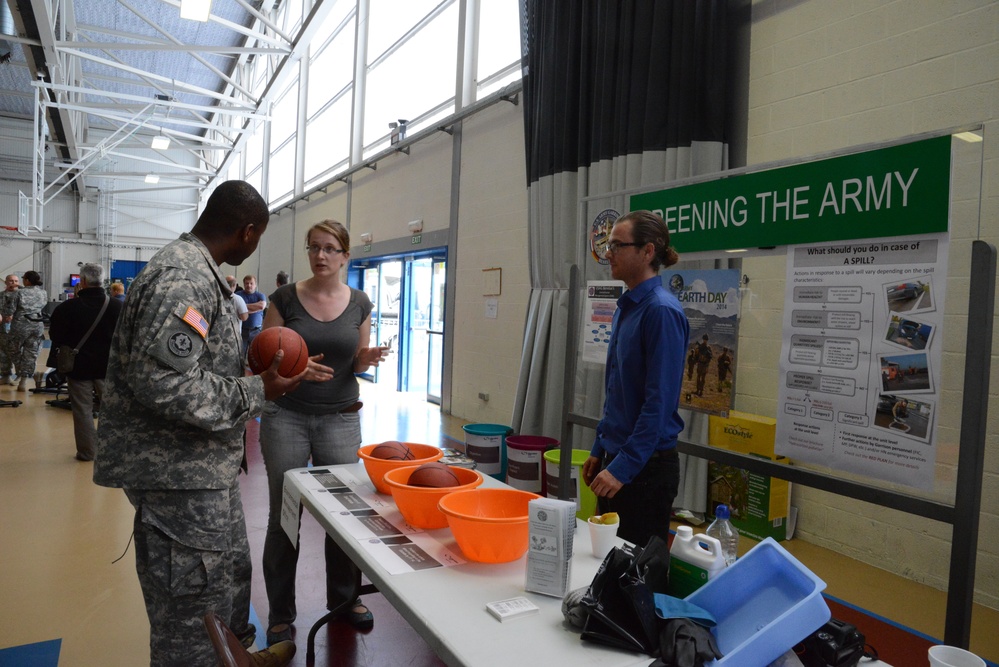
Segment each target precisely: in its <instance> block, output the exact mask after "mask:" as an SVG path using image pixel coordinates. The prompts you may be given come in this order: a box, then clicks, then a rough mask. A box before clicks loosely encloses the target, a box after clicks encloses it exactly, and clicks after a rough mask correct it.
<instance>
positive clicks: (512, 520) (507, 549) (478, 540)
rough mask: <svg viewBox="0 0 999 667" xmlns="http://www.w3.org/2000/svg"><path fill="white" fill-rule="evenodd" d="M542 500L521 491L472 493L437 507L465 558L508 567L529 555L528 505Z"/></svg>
mask: <svg viewBox="0 0 999 667" xmlns="http://www.w3.org/2000/svg"><path fill="white" fill-rule="evenodd" d="M540 497H541V496H539V495H538V494H536V493H531V492H530V491H520V490H518V489H493V488H490V489H470V490H468V491H455V492H454V493H449V494H447V495H446V496H443V497H442V498H441V499H440V501H439V502H438V506H439V507H440V509H441V511H442V512H443V513H444V514H445V515H446V516H447V523H448V525H449V526H450V527H451V532H452V533H454V539H455V541H456V542H457V543H458V546H459V547H461V551H462V553H464V554H465V557H466V558H468V559H469V560H474V561H477V562H479V563H506V562H508V561H511V560H517V559H518V558H520V557H521V556H523V555H524V552H525V551H527V532H528V531H527V504H528V503H529V502H531V501H532V500H534V499H535V498H540Z"/></svg>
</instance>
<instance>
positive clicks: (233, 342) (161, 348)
mask: <svg viewBox="0 0 999 667" xmlns="http://www.w3.org/2000/svg"><path fill="white" fill-rule="evenodd" d="M230 294H231V292H230V291H229V286H228V285H227V284H226V282H225V278H224V277H223V276H222V274H221V273H220V272H219V267H218V265H217V264H216V263H215V261H214V260H213V259H212V256H211V254H209V252H208V249H207V248H206V247H205V246H204V244H202V243H201V241H200V240H198V239H197V238H196V237H195V236H193V235H191V234H183V235H182V236H181V237H180V238H179V239H178V240H176V241H174V242H173V243H171V244H169V245H168V246H166V247H165V248H163V249H162V250H160V251H159V252H158V253H156V255H155V256H154V257H153V258H152V259H151V260H150V261H149V263H148V264H147V265H146V267H145V268H144V269H143V270H142V272H141V273H140V274H139V276H138V277H137V278H136V280H135V282H133V283H132V287H131V291H130V292H129V298H128V299H127V300H126V302H125V307H124V309H123V310H122V314H121V317H120V318H119V320H118V326H117V329H116V330H115V336H114V340H113V341H112V343H111V356H110V359H109V362H108V371H107V379H106V384H105V390H104V400H103V404H102V406H101V419H100V425H99V428H98V447H97V460H96V462H95V465H94V482H96V483H97V484H100V485H102V486H112V487H123V488H130V489H227V488H229V486H230V485H231V484H232V482H233V480H234V479H235V477H236V474H237V472H238V471H239V464H240V461H241V459H242V456H243V439H242V436H243V429H244V427H245V425H246V422H247V420H249V419H251V418H252V417H255V416H257V415H259V414H260V412H261V411H262V409H263V405H264V385H263V381H262V380H261V379H260V378H259V377H255V376H253V377H246V376H244V374H243V362H242V357H241V355H240V343H241V341H240V335H239V321H238V320H237V319H236V316H235V314H234V312H233V307H232V302H231V301H230V299H229V295H230Z"/></svg>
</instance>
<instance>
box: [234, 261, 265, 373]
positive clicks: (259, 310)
mask: <svg viewBox="0 0 999 667" xmlns="http://www.w3.org/2000/svg"><path fill="white" fill-rule="evenodd" d="M236 293H237V294H239V296H240V297H241V298H242V299H243V302H244V303H245V304H246V310H247V311H248V312H249V313H250V316H249V317H247V318H246V320H244V321H243V325H242V331H241V333H242V335H243V357H244V358H246V351H247V350H248V349H250V344H251V343H252V342H253V339H254V338H256V337H257V334H259V333H260V327H261V326H262V325H263V323H264V308H266V307H267V297H266V296H264V293H263V292H258V291H257V277H256V276H252V275H248V276H244V277H243V289H242V291H238V292H236Z"/></svg>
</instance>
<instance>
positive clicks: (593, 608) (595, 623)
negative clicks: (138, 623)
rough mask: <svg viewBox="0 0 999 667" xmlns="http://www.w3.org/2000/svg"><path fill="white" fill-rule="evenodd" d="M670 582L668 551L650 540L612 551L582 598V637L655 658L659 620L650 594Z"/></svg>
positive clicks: (657, 540) (660, 542)
mask: <svg viewBox="0 0 999 667" xmlns="http://www.w3.org/2000/svg"><path fill="white" fill-rule="evenodd" d="M668 583H669V549H668V548H667V546H666V542H665V541H664V540H663V539H662V538H660V537H658V536H653V537H651V538H650V539H649V542H648V544H646V545H645V547H638V546H634V547H624V548H622V547H615V548H614V549H612V550H611V552H610V553H609V554H607V557H606V558H604V562H603V563H601V565H600V569H599V570H597V574H596V576H594V577H593V582H592V583H591V584H590V588H589V589H588V590H587V591H586V595H584V596H583V599H582V600H581V601H580V604H582V606H583V608H584V609H586V611H587V617H586V624H585V625H584V626H583V634H582V638H583V639H587V640H590V641H595V642H600V643H602V644H609V645H610V646H615V647H617V648H624V649H628V650H630V651H639V652H641V653H647V654H648V655H651V656H657V655H659V619H658V617H657V616H656V606H655V600H654V599H653V596H652V594H653V593H665V592H666V589H667V586H668Z"/></svg>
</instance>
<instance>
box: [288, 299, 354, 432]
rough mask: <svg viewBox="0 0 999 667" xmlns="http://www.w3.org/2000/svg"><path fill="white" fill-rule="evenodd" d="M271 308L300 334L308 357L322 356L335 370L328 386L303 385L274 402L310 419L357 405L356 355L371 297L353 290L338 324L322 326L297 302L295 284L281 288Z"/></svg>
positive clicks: (338, 318)
mask: <svg viewBox="0 0 999 667" xmlns="http://www.w3.org/2000/svg"><path fill="white" fill-rule="evenodd" d="M268 307H269V308H276V309H277V312H278V313H280V314H281V317H282V318H283V319H284V326H286V327H288V328H290V329H293V330H294V331H297V332H298V333H299V334H300V335H301V336H302V338H304V339H305V344H306V345H307V346H308V348H309V356H313V355H316V354H319V353H322V354H323V359H322V361H320V362H319V363H321V364H324V365H326V366H330V367H331V368H332V369H333V379H332V380H330V381H329V382H303V383H302V384H300V385H298V388H297V389H296V390H295V391H293V392H291V393H288V394H285V395H284V396H282V397H280V398H278V399H277V400H275V401H274V402H275V403H277V404H278V405H280V406H281V407H282V408H286V409H288V410H294V411H295V412H301V413H304V414H309V415H324V414H332V413H335V412H340V411H341V410H343V409H344V408H346V407H349V406H351V405H353V404H354V403H355V402H357V398H358V396H359V395H360V387H359V386H358V384H357V378H355V377H354V354H355V353H356V352H357V342H358V337H359V335H360V334H359V331H360V326H361V323H362V322H363V321H364V320H365V319H366V318H367V317H368V315H369V314H370V313H371V309H372V307H373V306H372V304H371V300H370V299H368V295H367V294H365V293H364V292H362V291H360V290H356V289H354V288H350V301H349V302H348V303H347V308H346V309H345V310H344V311H343V313H341V314H340V316H339V317H337V318H336V319H335V320H331V321H329V322H320V321H319V320H317V319H315V318H314V317H312V315H310V314H309V313H308V311H307V310H305V307H304V306H303V305H302V302H301V301H299V300H298V292H297V290H296V287H295V283H292V284H291V285H284V286H282V287H279V288H278V289H277V291H276V292H274V294H272V295H271V297H270V305H269V306H268Z"/></svg>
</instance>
